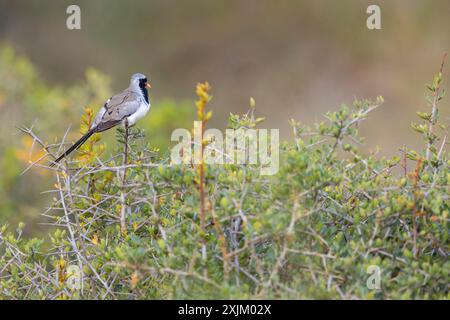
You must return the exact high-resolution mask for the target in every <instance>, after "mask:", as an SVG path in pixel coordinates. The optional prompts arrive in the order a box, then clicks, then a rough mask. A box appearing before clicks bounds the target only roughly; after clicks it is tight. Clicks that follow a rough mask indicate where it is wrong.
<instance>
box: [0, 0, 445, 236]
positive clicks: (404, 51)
mask: <svg viewBox="0 0 450 320" xmlns="http://www.w3.org/2000/svg"><path fill="white" fill-rule="evenodd" d="M70 4H77V5H79V6H80V8H81V30H68V29H67V28H66V19H67V17H68V15H67V14H66V8H67V7H68V6H69V5H70ZM369 4H378V5H379V6H380V7H381V10H382V30H374V31H371V30H368V29H367V27H366V19H367V17H368V15H367V13H366V9H367V7H368V5H369ZM449 12H450V2H449V1H447V0H433V1H423V0H416V1H414V0H390V1H364V0H340V1H335V0H314V1H312V0H311V1H287V0H280V1H270V0H246V1H239V0H215V1H207V0H204V1H201V0H191V1H175V0H152V1H143V0H134V1H127V2H125V1H111V0H96V1H87V0H86V1H75V0H71V1H65V0H63V1H50V0H40V1H33V0H20V1H16V0H0V113H1V117H0V166H1V168H2V170H0V223H4V222H9V223H10V224H11V225H14V224H15V223H16V222H17V221H19V220H25V221H28V222H31V225H32V226H33V232H39V230H40V229H39V228H41V227H42V226H40V225H37V224H36V222H37V221H39V219H41V218H40V216H39V213H41V212H42V211H44V210H45V205H46V202H47V200H48V197H49V196H50V197H51V196H52V195H47V194H42V193H41V192H43V191H45V190H46V188H48V187H49V186H51V184H53V182H52V179H49V178H50V177H48V178H46V177H45V173H43V172H39V170H32V171H30V172H27V173H26V174H25V175H23V176H21V175H20V173H21V172H22V170H24V169H25V168H26V166H27V164H28V162H29V161H30V160H31V161H33V160H35V159H38V158H39V156H40V154H39V149H38V148H37V147H35V148H32V140H31V139H27V138H25V137H23V136H22V135H20V134H18V132H17V129H16V128H15V126H17V125H28V126H30V125H34V130H35V131H36V133H38V134H39V136H40V137H41V138H43V139H44V140H45V141H46V142H49V143H51V142H54V141H56V139H61V138H62V136H63V135H64V132H65V131H66V130H67V128H68V126H69V125H72V127H71V130H70V134H69V136H68V137H69V140H72V141H73V140H75V139H77V138H78V137H79V135H80V133H79V126H80V122H81V115H82V114H83V113H84V108H85V107H90V108H93V109H94V110H95V111H96V110H98V108H99V107H100V106H101V105H102V104H103V102H104V100H105V99H106V98H108V97H109V96H110V95H111V93H115V92H118V91H119V90H122V89H124V88H125V87H126V86H127V85H128V82H129V77H130V75H131V74H132V73H134V72H143V73H145V74H147V76H148V77H149V79H150V81H151V83H152V86H153V89H152V91H151V93H150V94H151V99H152V109H151V111H150V113H149V116H148V117H147V118H146V119H145V121H143V122H141V123H140V126H141V127H143V128H146V129H147V132H148V138H149V141H150V143H152V144H153V145H154V146H157V147H159V148H161V149H164V148H165V147H167V145H168V143H169V142H170V133H171V131H172V129H174V128H177V127H186V128H189V127H190V126H191V121H192V119H193V117H194V116H195V111H194V104H193V101H194V100H195V94H194V88H195V84H196V83H197V82H199V81H209V82H210V84H211V85H212V87H213V95H214V99H213V102H212V103H211V105H210V108H211V109H212V110H213V112H214V116H213V121H212V123H211V125H212V126H214V127H218V128H223V127H224V126H225V125H226V123H227V121H226V120H227V117H228V115H229V113H230V112H233V113H242V112H245V111H246V110H247V109H248V104H249V98H250V97H254V98H255V100H256V107H257V113H258V115H261V116H264V117H266V122H265V124H264V127H268V128H280V129H281V133H282V137H283V138H284V139H290V138H291V135H290V129H289V125H288V120H289V119H291V118H294V119H296V120H299V121H301V122H303V123H307V124H308V123H312V122H314V121H316V120H318V121H321V120H323V117H322V115H323V114H324V113H325V112H326V111H327V110H335V109H336V108H337V107H338V106H339V105H340V104H342V103H348V104H350V103H351V102H352V101H353V99H354V98H355V97H357V98H363V97H372V98H374V97H376V96H378V95H382V96H384V98H385V101H386V102H385V104H384V105H383V107H382V108H381V109H378V110H377V111H375V112H374V114H372V116H371V118H369V121H367V122H366V123H365V124H364V126H363V128H362V130H361V131H362V135H364V136H365V137H366V138H367V140H366V141H367V144H368V145H370V146H376V145H378V146H380V149H381V151H380V152H381V153H382V154H383V155H387V156H391V155H393V154H395V153H397V152H398V149H399V148H400V147H402V146H403V145H408V146H410V147H418V146H419V145H420V143H421V141H420V140H419V139H420V138H419V135H417V134H413V133H412V131H411V129H410V128H409V126H410V123H411V121H413V120H416V116H415V115H416V111H418V110H425V108H426V104H425V100H424V98H423V94H424V92H425V84H426V83H429V82H431V80H432V77H433V74H434V73H436V72H437V70H438V68H439V64H440V61H441V57H442V54H443V52H445V51H447V50H449V48H450V37H449V33H450V19H449V15H448V13H449ZM448 74H449V73H448V72H446V73H445V75H444V77H445V80H444V85H447V84H448ZM448 105H449V103H448V101H445V100H444V102H443V116H444V117H445V116H447V117H448V115H449V108H448ZM103 139H104V140H105V141H109V142H111V143H108V144H107V147H106V151H105V152H106V153H108V154H109V153H113V152H115V151H116V149H115V148H116V147H115V144H114V132H108V133H105V134H104V135H103ZM30 149H32V151H31V152H30Z"/></svg>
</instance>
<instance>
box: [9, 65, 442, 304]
mask: <svg viewBox="0 0 450 320" xmlns="http://www.w3.org/2000/svg"><path fill="white" fill-rule="evenodd" d="M441 79H442V74H441V73H439V74H438V75H437V76H436V78H435V79H434V81H433V84H432V85H430V86H429V91H430V95H429V97H428V98H429V102H430V106H431V110H432V111H431V113H429V114H424V113H419V117H420V118H421V119H422V123H420V124H413V128H414V130H416V131H418V132H420V134H422V135H423V136H424V140H425V148H424V150H422V151H414V150H409V149H403V150H402V151H401V153H400V156H394V157H393V158H391V159H383V158H382V159H380V158H379V157H377V155H376V154H365V153H364V151H362V148H361V143H362V139H361V138H360V137H359V136H358V127H359V126H360V125H361V121H362V120H364V119H365V118H366V117H367V115H368V114H369V113H370V111H372V110H373V109H375V108H377V107H378V106H379V105H381V104H382V102H383V99H382V98H381V97H380V98H377V99H376V100H375V101H371V100H363V101H355V102H354V103H353V104H352V105H351V106H346V105H344V106H342V107H341V108H340V109H339V110H338V111H336V112H329V113H327V115H326V121H325V122H321V123H317V124H315V125H314V126H313V127H312V128H308V127H306V126H303V125H301V124H299V123H297V122H296V121H291V125H292V128H293V132H294V139H293V141H292V142H284V143H283V144H282V146H281V150H280V157H281V158H280V170H279V172H278V173H277V174H276V175H274V176H269V177H268V176H261V175H260V173H259V169H260V168H259V166H258V165H222V166H212V165H208V166H207V165H205V166H204V168H203V169H204V172H203V177H202V178H200V177H199V172H200V169H199V167H198V166H197V167H196V166H190V165H184V166H182V165H172V166H170V165H169V162H170V159H169V155H168V154H163V155H159V154H157V153H155V152H153V151H152V147H151V146H149V145H148V143H147V141H146V139H144V136H143V133H142V132H141V131H140V130H138V129H135V128H133V129H132V130H131V132H130V143H131V148H130V149H129V150H130V153H129V155H128V164H124V163H123V157H122V156H121V153H122V151H121V150H122V149H123V143H124V132H123V129H119V130H118V134H117V141H118V142H119V150H118V153H117V155H116V156H113V157H111V158H110V159H104V160H102V161H101V162H100V161H99V160H97V159H96V157H95V153H94V154H92V157H91V159H90V160H89V161H88V162H86V161H84V162H81V163H80V162H77V161H74V162H65V163H63V165H62V166H61V167H60V169H59V170H58V171H54V175H55V177H56V184H55V189H54V190H53V191H54V193H53V195H54V197H55V198H54V201H53V204H52V210H49V211H48V212H47V215H48V217H49V219H50V221H51V223H52V224H53V225H54V226H55V227H56V229H55V231H54V232H53V233H51V234H49V238H50V242H51V244H50V245H49V246H48V248H44V247H43V244H44V240H45V239H24V238H23V237H22V229H23V225H20V226H19V227H18V228H17V230H16V232H14V233H9V232H7V231H6V227H4V228H3V229H2V230H1V231H0V246H1V249H0V250H1V251H0V252H1V253H2V254H1V257H0V296H1V297H3V298H6V299H9V298H20V299H23V298H27V299H31V298H33V299H67V298H69V299H79V298H83V299H130V298H131V299H172V298H193V299H200V298H204V299H209V298H225V299H228V298H234V299H247V298H266V299H271V298H276V299H278V298H282V299H284V298H306V299H310V298H325V299H350V298H360V299H373V298H376V299H409V298H413V299H448V298H449V293H448V283H449V281H448V280H449V270H450V264H449V262H448V260H447V254H448V249H449V248H448V219H449V217H448V215H449V210H450V205H449V203H450V202H449V182H450V172H449V170H448V168H449V164H450V163H449V158H448V151H447V149H446V145H447V142H446V141H447V138H446V137H447V133H448V131H447V130H448V127H446V126H445V125H443V124H442V123H441V122H440V121H439V118H438V102H439V101H440V100H441V98H442V90H441V89H440V86H441ZM200 93H201V92H200ZM208 101H209V99H206V100H205V103H207V102H208ZM203 107H204V106H203ZM202 110H203V109H202ZM202 112H203V114H204V111H202ZM200 114H201V113H200ZM248 115H249V114H247V115H244V116H237V115H232V116H231V118H230V126H232V127H234V128H239V127H242V126H245V127H248V126H256V122H261V119H257V120H255V119H254V118H253V117H249V116H248ZM150 141H151V140H150ZM201 185H203V188H204V194H205V195H204V198H203V200H204V201H205V203H204V208H203V210H204V213H205V223H204V225H203V224H202V221H201V220H202V219H201V214H200V213H201V202H202V201H201V200H202V199H201V196H200V192H199V189H200V186H201ZM121 224H122V227H121ZM71 265H75V266H78V267H79V268H80V270H81V276H82V282H81V283H82V287H81V289H79V290H78V289H74V288H73V286H72V285H71V284H72V283H73V279H74V277H73V274H72V273H71V272H70V270H71V269H70V267H69V266H71ZM370 266H376V267H378V268H380V270H381V281H380V285H381V287H380V289H379V290H372V289H369V287H368V285H367V281H368V279H369V277H370V276H371V274H370V273H368V268H369V267H370Z"/></svg>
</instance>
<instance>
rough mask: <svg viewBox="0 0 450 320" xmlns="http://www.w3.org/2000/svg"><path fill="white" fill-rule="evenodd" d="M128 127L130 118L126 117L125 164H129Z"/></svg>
mask: <svg viewBox="0 0 450 320" xmlns="http://www.w3.org/2000/svg"><path fill="white" fill-rule="evenodd" d="M128 128H129V125H128V119H125V155H124V160H123V162H124V163H123V164H124V165H125V166H126V165H127V164H128Z"/></svg>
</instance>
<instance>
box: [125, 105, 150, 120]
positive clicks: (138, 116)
mask: <svg viewBox="0 0 450 320" xmlns="http://www.w3.org/2000/svg"><path fill="white" fill-rule="evenodd" d="M148 110H150V103H147V102H145V101H141V104H140V105H139V108H138V109H137V111H136V112H135V113H133V114H132V115H131V116H129V117H128V125H129V126H134V125H135V124H136V122H137V121H138V120H139V119H141V118H143V117H145V115H146V114H147V112H148Z"/></svg>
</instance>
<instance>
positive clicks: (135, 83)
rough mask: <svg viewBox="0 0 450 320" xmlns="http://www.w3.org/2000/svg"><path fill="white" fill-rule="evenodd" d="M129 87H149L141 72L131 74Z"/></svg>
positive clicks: (142, 88)
mask: <svg viewBox="0 0 450 320" xmlns="http://www.w3.org/2000/svg"><path fill="white" fill-rule="evenodd" d="M130 87H133V88H140V89H141V90H144V89H150V88H151V86H150V83H148V80H147V77H146V76H145V75H144V74H142V73H135V74H133V75H132V76H131V80H130Z"/></svg>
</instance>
